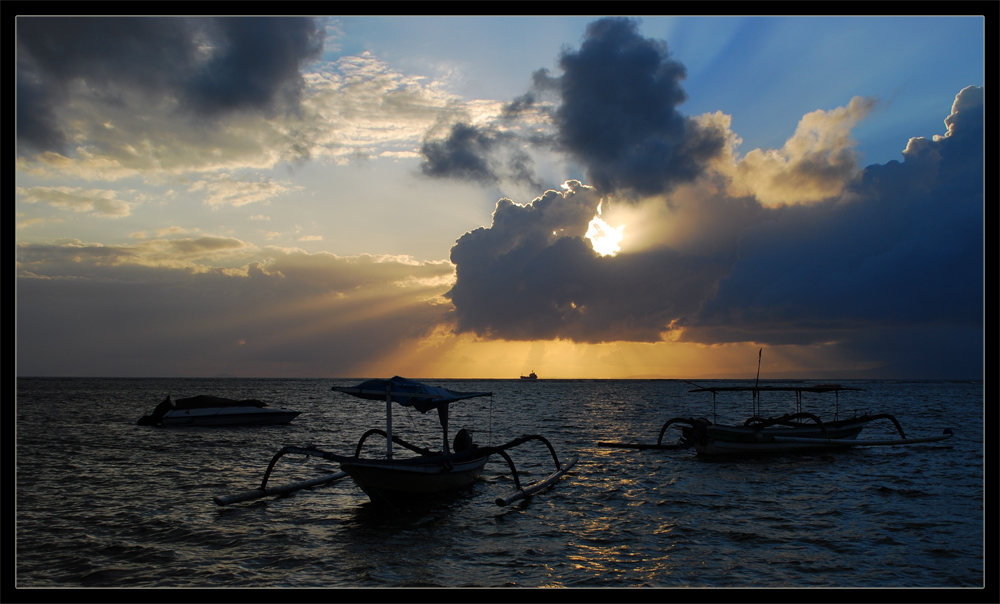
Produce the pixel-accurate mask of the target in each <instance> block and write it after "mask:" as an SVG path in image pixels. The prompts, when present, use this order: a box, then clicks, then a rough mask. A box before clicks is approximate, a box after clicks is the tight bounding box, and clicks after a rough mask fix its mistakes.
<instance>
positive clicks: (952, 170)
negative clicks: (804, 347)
mask: <svg viewBox="0 0 1000 604" xmlns="http://www.w3.org/2000/svg"><path fill="white" fill-rule="evenodd" d="M945 123H946V124H947V126H948V129H949V132H948V133H947V134H946V135H944V136H939V137H935V138H934V139H922V138H919V139H912V140H911V141H910V144H909V145H908V146H907V149H906V151H904V153H903V157H904V159H903V162H902V163H900V162H897V161H892V162H889V163H887V164H884V165H872V166H869V167H867V168H866V169H865V170H864V171H862V172H861V173H860V174H859V175H858V177H857V178H856V179H854V181H853V182H852V183H851V184H850V185H849V186H848V188H847V190H846V191H845V192H844V194H843V195H842V196H841V197H840V199H838V200H833V201H831V202H828V203H823V204H817V205H814V206H799V207H787V208H782V209H777V210H774V211H772V212H770V213H769V214H770V219H769V220H768V221H766V222H764V223H761V224H756V225H748V228H746V229H745V230H744V232H743V234H742V235H741V238H740V243H739V260H738V261H737V262H736V263H735V265H734V266H733V268H732V272H731V274H730V275H729V276H728V277H727V278H725V279H724V280H722V282H721V283H720V286H719V292H718V294H717V295H716V296H714V297H713V298H712V299H711V300H709V301H708V302H707V303H706V305H705V307H704V310H703V312H702V313H700V314H699V315H698V316H696V317H691V319H690V320H689V321H686V323H687V326H688V327H690V328H691V329H690V330H689V331H687V332H686V334H685V337H686V338H687V339H690V340H692V341H698V342H703V343H715V342H728V341H738V340H740V339H745V340H755V341H774V340H778V339H780V340H782V341H784V342H788V343H799V344H808V343H816V342H818V341H822V340H823V339H824V338H825V339H830V338H831V334H835V333H838V332H839V333H840V334H841V336H842V337H846V336H847V334H850V333H857V332H861V331H866V330H868V331H870V330H898V329H903V328H920V329H930V328H945V327H949V328H955V329H961V330H968V331H969V332H970V333H973V332H975V331H977V330H981V329H982V326H983V315H982V312H983V267H984V265H983V262H984V260H983V250H984V240H983V210H984V196H983V195H984V189H983V177H984V172H983V141H984V139H983V133H984V131H983V89H982V88H976V87H969V88H966V89H964V90H962V91H961V93H960V94H959V95H958V97H957V98H956V101H955V103H954V106H953V112H952V114H951V116H949V118H948V119H947V120H946V121H945ZM980 333H981V332H980Z"/></svg>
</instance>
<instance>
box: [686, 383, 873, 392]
mask: <svg viewBox="0 0 1000 604" xmlns="http://www.w3.org/2000/svg"><path fill="white" fill-rule="evenodd" d="M841 390H861V388H851V387H849V386H841V385H840V384H811V385H801V386H704V387H701V388H695V389H694V390H691V392H839V391H841Z"/></svg>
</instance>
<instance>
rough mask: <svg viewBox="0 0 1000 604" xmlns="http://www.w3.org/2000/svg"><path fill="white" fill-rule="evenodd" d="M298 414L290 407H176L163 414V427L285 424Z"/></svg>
mask: <svg viewBox="0 0 1000 604" xmlns="http://www.w3.org/2000/svg"><path fill="white" fill-rule="evenodd" d="M298 415H299V411H292V410H290V409H268V408H260V407H249V406H248V407H207V408H204V409H176V410H174V411H169V412H167V413H166V414H164V415H163V420H162V422H163V425H164V426H165V427H175V428H176V427H186V426H208V427H210V426H248V425H278V424H287V423H289V422H290V421H292V420H293V419H295V418H296V417H297V416H298Z"/></svg>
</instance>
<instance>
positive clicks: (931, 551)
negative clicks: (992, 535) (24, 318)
mask: <svg viewBox="0 0 1000 604" xmlns="http://www.w3.org/2000/svg"><path fill="white" fill-rule="evenodd" d="M358 381H359V380H337V379H315V380H311V379H295V380H284V379H104V378H19V379H18V380H17V397H16V403H17V423H16V444H17V450H16V498H15V504H16V512H15V514H16V558H15V561H16V581H15V583H16V587H17V588H19V589H52V588H61V589H67V588H109V587H114V588H121V587H124V588H153V587H187V588H222V587H237V588H240V587H242V588H331V587H333V588H347V589H358V588H399V587H448V588H453V587H459V588H497V587H532V588H534V587H567V588H605V587H606V588H633V587H635V588H639V587H649V588H734V587H739V588H743V587H766V588H780V587H804V588H808V587H830V588H876V587H885V588H981V587H983V586H984V583H985V581H986V578H985V574H984V564H985V561H984V560H985V559H984V545H985V528H984V490H985V486H984V443H983V426H984V424H983V414H984V407H983V404H984V403H983V401H984V393H983V383H982V382H933V381H930V382H913V381H857V382H843V383H844V384H845V385H851V386H854V387H858V388H861V389H862V390H861V391H858V392H844V393H841V394H840V400H839V407H840V411H841V413H842V414H843V413H845V412H846V411H848V410H851V409H870V410H871V411H872V412H887V413H891V414H893V415H895V416H896V418H897V419H898V420H899V421H900V423H901V424H902V426H903V428H904V429H905V430H906V431H907V434H908V435H910V436H931V435H936V434H940V433H941V431H942V429H944V428H951V429H952V430H953V431H954V433H955V436H954V437H953V438H951V439H950V440H948V441H943V442H938V443H929V444H919V445H912V446H907V447H871V448H856V449H850V450H846V451H837V452H833V453H812V454H798V455H783V456H777V457H762V458H743V459H736V460H726V461H714V460H706V459H703V458H699V457H698V456H697V455H696V454H695V452H694V451H693V450H686V451H639V450H630V449H611V448H601V447H598V445H597V443H598V442H599V441H625V442H655V440H656V436H657V434H658V432H659V430H660V427H661V426H662V425H663V423H664V422H665V421H666V420H668V419H670V418H671V417H677V416H685V417H689V416H695V417H698V416H704V417H708V418H709V419H712V418H713V415H712V413H713V409H712V400H711V395H710V394H702V393H691V392H690V390H692V386H691V385H690V384H688V383H685V382H683V381H671V380H636V381H627V380H597V381H572V380H538V381H534V382H525V381H520V380H496V381H493V380H428V382H430V383H433V384H437V385H444V386H447V387H451V388H454V389H457V390H489V391H492V392H493V393H494V394H493V396H492V397H487V398H481V399H472V400H469V401H464V402H461V403H458V404H456V405H454V406H453V408H452V414H451V426H450V430H451V433H452V434H454V433H455V432H457V431H458V429H459V428H461V427H469V428H474V429H475V438H476V441H477V442H478V443H480V444H489V443H492V444H500V443H504V442H507V441H509V440H511V439H513V438H515V437H517V436H521V435H523V434H540V435H542V436H544V437H546V438H547V439H548V440H549V441H550V442H551V443H552V444H553V446H554V447H555V450H556V452H557V454H558V455H559V457H560V460H561V461H565V460H568V459H569V458H571V457H578V458H579V461H578V462H577V464H576V465H575V466H574V467H573V469H572V470H571V471H570V472H569V473H568V474H567V475H566V476H564V477H563V478H562V479H561V480H560V481H559V482H558V483H557V484H556V485H555V486H554V487H552V488H550V489H548V490H545V491H543V492H541V493H539V494H536V495H535V496H533V497H531V498H530V499H528V500H526V501H521V502H517V503H514V504H512V505H510V506H507V507H499V506H497V505H496V503H495V499H496V498H497V497H498V496H503V495H506V494H508V493H510V492H511V491H512V490H513V481H512V479H511V477H510V475H509V469H508V466H507V464H506V463H505V462H504V461H503V460H502V459H500V458H498V457H494V458H493V461H491V462H490V463H489V464H488V465H487V466H486V470H485V472H484V473H483V476H482V479H481V481H480V482H478V483H476V484H475V485H473V486H472V487H471V488H469V489H468V490H466V491H463V492H461V493H459V494H457V495H456V496H454V497H449V498H445V499H441V500H438V501H434V502H431V503H429V504H426V505H419V504H415V505H413V506H411V507H407V508H388V509H387V508H383V507H376V506H373V505H372V504H371V503H370V502H369V500H368V497H367V496H366V495H365V494H364V493H363V492H362V491H361V490H360V489H358V488H357V487H356V486H355V485H354V483H353V482H351V481H350V479H346V480H344V481H340V482H338V483H335V484H329V485H324V486H321V487H317V488H314V489H310V490H303V491H299V492H296V493H295V494H293V495H291V496H284V497H270V498H267V499H260V500H256V501H252V502H246V503H240V504H234V505H230V506H225V507H222V506H218V505H216V504H215V503H214V502H213V497H214V496H217V495H228V494H233V493H237V492H242V491H244V490H247V489H249V488H253V487H256V486H257V485H259V483H260V480H261V478H262V477H263V473H264V471H265V469H266V468H267V464H268V462H269V461H270V459H271V457H272V456H273V454H274V453H275V452H277V451H278V450H279V449H280V448H281V447H282V446H284V445H307V444H309V445H314V446H316V447H318V448H320V449H324V450H328V451H331V452H335V453H341V454H350V453H353V450H354V447H355V445H356V443H357V441H358V439H359V438H360V437H361V435H362V434H363V433H364V432H365V431H366V430H368V429H369V428H375V427H380V428H384V416H383V414H384V404H381V403H377V402H369V401H364V400H360V399H354V398H351V397H348V396H345V395H342V394H339V393H335V392H331V390H330V388H331V386H338V385H339V386H344V385H354V384H356V383H357V382H358ZM703 383H705V384H708V383H711V382H703ZM726 383H727V384H739V383H740V382H738V381H731V382H726ZM743 383H744V384H745V383H747V382H743ZM168 394H170V395H172V396H173V397H174V398H175V399H176V398H181V397H185V396H193V395H196V394H214V395H218V396H226V397H230V398H256V399H260V400H263V401H266V402H267V403H268V404H269V405H270V406H274V407H288V408H292V409H296V410H299V411H301V412H302V415H300V416H299V417H298V418H297V419H296V420H295V421H294V422H292V423H291V424H288V425H285V426H263V427H242V428H236V427H231V428H178V429H163V428H155V427H149V426H138V425H136V420H137V419H138V418H139V417H140V416H142V415H144V414H148V413H150V412H151V411H152V409H153V407H154V406H155V405H156V404H157V403H159V402H160V401H161V400H162V399H163V398H164V397H165V396H166V395H168ZM813 396H818V395H813ZM804 398H805V400H804V401H803V408H804V409H805V410H808V411H812V412H814V413H818V414H819V415H820V416H822V417H824V418H829V416H830V413H831V412H832V406H831V405H828V404H827V403H826V401H825V400H821V399H816V400H815V401H814V400H812V399H809V398H808V395H805V397H804ZM790 405H791V402H790V401H782V400H779V399H778V398H777V397H775V398H774V400H769V399H765V400H763V401H762V407H763V408H762V412H763V414H764V415H779V414H781V413H784V412H787V411H790V410H791V407H790ZM715 412H716V413H717V414H718V416H717V418H716V419H717V420H718V421H719V422H720V423H732V422H740V423H742V421H743V420H744V419H745V418H746V417H748V416H749V415H750V401H749V400H747V399H746V398H742V399H736V398H734V399H732V400H729V399H726V400H723V398H722V397H721V396H720V399H719V401H718V404H717V407H716V410H715ZM393 427H394V431H395V432H396V434H398V435H400V436H402V437H403V438H405V439H407V440H409V441H411V442H417V443H423V444H426V445H428V446H434V447H437V446H438V445H439V441H440V432H439V427H438V421H437V417H436V414H435V413H430V414H427V415H421V414H419V413H417V412H415V411H410V410H406V409H401V408H399V407H397V412H396V413H395V414H394V417H393ZM894 435H895V432H894V429H893V427H892V425H891V423H890V422H887V421H880V422H877V423H875V424H871V425H870V426H869V427H868V428H866V430H865V432H864V433H863V434H862V438H876V437H880V436H882V437H891V436H894ZM675 438H676V435H670V436H666V437H665V438H664V440H665V441H667V440H675ZM372 442H373V445H372V446H373V448H374V450H376V451H377V450H381V449H382V446H381V445H382V444H383V443H384V441H380V440H379V439H375V438H373V439H372ZM369 451H372V450H371V449H369ZM511 457H512V458H513V460H514V462H515V464H516V465H517V467H518V470H519V471H520V472H521V473H522V480H523V481H525V482H533V481H536V480H539V479H541V478H544V477H545V476H546V475H548V474H549V473H551V472H552V470H553V469H554V464H553V461H552V458H551V455H550V453H549V451H548V449H547V448H545V447H544V445H542V444H541V443H538V442H534V443H528V444H525V445H522V446H521V447H518V448H516V449H514V450H512V451H511ZM336 470H337V468H336V466H335V464H331V463H329V462H324V461H322V460H317V459H315V458H304V457H302V456H294V455H288V456H286V457H284V458H282V461H280V462H279V464H278V466H277V468H276V470H275V472H274V475H273V476H272V478H271V481H270V483H269V484H270V485H277V484H282V483H284V482H289V481H291V480H298V479H301V478H306V477H312V476H316V475H321V474H324V473H330V472H334V471H336ZM29 595H30V594H29ZM81 597H85V594H84V595H83V596H81Z"/></svg>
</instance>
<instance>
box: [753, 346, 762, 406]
mask: <svg viewBox="0 0 1000 604" xmlns="http://www.w3.org/2000/svg"><path fill="white" fill-rule="evenodd" d="M762 354H764V349H763V348H761V349H760V350H759V351H758V352H757V379H756V380H754V382H753V404H754V408H753V416H754V417H757V416H758V415H760V393H759V391H758V390H757V383H758V382H760V356H761V355H762Z"/></svg>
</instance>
